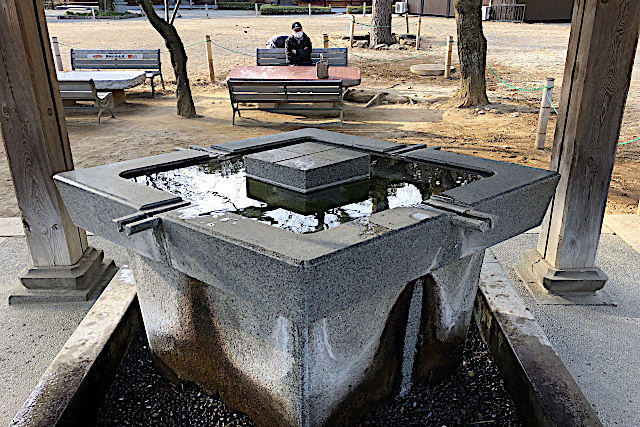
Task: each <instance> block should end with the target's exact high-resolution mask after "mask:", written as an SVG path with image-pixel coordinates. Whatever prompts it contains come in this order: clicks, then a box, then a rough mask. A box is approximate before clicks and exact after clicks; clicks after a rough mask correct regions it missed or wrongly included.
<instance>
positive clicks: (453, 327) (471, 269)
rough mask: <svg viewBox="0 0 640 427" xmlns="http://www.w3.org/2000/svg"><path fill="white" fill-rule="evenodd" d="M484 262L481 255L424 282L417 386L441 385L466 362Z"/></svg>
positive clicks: (415, 375)
mask: <svg viewBox="0 0 640 427" xmlns="http://www.w3.org/2000/svg"><path fill="white" fill-rule="evenodd" d="M483 259H484V251H482V252H478V253H475V254H474V255H471V256H468V257H466V258H462V259H460V260H458V261H456V262H454V263H452V264H449V265H446V266H444V267H441V268H438V269H437V270H435V271H433V272H432V273H431V274H429V275H427V276H425V277H424V278H423V280H422V283H423V285H424V292H423V294H422V313H421V318H420V332H419V335H418V344H417V352H416V356H415V363H414V369H413V377H414V381H415V382H428V383H437V382H439V381H441V380H443V379H444V378H446V377H447V376H449V375H451V374H453V373H454V372H455V370H456V368H457V367H458V366H459V365H460V363H461V362H462V350H463V349H464V343H465V341H466V339H467V332H468V330H469V323H470V322H471V314H472V310H473V303H474V301H475V297H476V293H477V292H478V281H479V280H480V269H481V268H482V260H483Z"/></svg>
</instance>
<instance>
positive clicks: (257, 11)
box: [255, 3, 260, 16]
mask: <svg viewBox="0 0 640 427" xmlns="http://www.w3.org/2000/svg"><path fill="white" fill-rule="evenodd" d="M255 6H256V16H258V15H260V11H259V10H258V3H256V4H255Z"/></svg>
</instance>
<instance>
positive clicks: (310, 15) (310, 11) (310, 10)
mask: <svg viewBox="0 0 640 427" xmlns="http://www.w3.org/2000/svg"><path fill="white" fill-rule="evenodd" d="M308 6H309V17H311V2H309V4H308Z"/></svg>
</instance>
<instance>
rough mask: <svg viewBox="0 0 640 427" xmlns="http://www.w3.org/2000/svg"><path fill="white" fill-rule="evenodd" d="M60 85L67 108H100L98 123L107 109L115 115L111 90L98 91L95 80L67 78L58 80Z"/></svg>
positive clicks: (63, 101)
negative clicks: (79, 102)
mask: <svg viewBox="0 0 640 427" xmlns="http://www.w3.org/2000/svg"><path fill="white" fill-rule="evenodd" d="M58 84H59V85H60V95H61V97H62V103H63V104H64V108H65V110H79V109H94V108H97V109H98V124H100V117H101V116H102V113H103V112H104V111H105V110H108V111H109V112H110V113H111V117H115V116H114V115H113V111H112V110H111V109H112V108H113V97H112V96H111V92H98V91H96V85H95V84H94V83H93V80H89V81H86V80H66V81H60V82H58ZM78 101H81V102H82V101H84V102H87V101H88V102H89V103H88V104H77V102H78Z"/></svg>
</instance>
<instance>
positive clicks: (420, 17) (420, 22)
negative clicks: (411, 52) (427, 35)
mask: <svg viewBox="0 0 640 427" xmlns="http://www.w3.org/2000/svg"><path fill="white" fill-rule="evenodd" d="M421 29H422V15H420V16H418V31H417V33H416V50H418V49H420V30H421Z"/></svg>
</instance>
